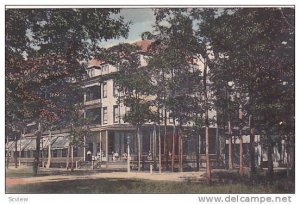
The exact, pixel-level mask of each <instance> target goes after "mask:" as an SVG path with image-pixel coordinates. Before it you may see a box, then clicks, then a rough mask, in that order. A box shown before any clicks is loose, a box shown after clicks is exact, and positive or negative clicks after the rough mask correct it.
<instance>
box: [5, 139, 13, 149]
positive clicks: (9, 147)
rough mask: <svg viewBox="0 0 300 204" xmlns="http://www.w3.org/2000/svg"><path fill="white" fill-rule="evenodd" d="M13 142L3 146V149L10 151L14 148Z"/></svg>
mask: <svg viewBox="0 0 300 204" xmlns="http://www.w3.org/2000/svg"><path fill="white" fill-rule="evenodd" d="M14 144H15V141H9V142H8V143H6V144H5V149H7V150H9V151H12V149H13V148H15V145H14Z"/></svg>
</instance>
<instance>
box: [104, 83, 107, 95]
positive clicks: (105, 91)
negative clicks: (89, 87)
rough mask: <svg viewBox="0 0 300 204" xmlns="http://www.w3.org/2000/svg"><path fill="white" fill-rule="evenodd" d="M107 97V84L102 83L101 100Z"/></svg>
mask: <svg viewBox="0 0 300 204" xmlns="http://www.w3.org/2000/svg"><path fill="white" fill-rule="evenodd" d="M106 97H107V82H104V83H103V98H106Z"/></svg>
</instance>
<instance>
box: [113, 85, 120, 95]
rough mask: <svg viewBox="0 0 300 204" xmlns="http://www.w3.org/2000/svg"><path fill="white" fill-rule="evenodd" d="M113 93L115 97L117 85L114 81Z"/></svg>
mask: <svg viewBox="0 0 300 204" xmlns="http://www.w3.org/2000/svg"><path fill="white" fill-rule="evenodd" d="M113 94H114V96H115V97H116V96H118V94H119V91H118V85H117V84H116V83H115V82H113Z"/></svg>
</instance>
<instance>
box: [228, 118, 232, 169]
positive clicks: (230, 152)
mask: <svg viewBox="0 0 300 204" xmlns="http://www.w3.org/2000/svg"><path fill="white" fill-rule="evenodd" d="M228 169H229V170H232V169H233V163H232V133H231V121H230V118H229V119H228Z"/></svg>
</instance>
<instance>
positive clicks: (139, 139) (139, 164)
mask: <svg viewBox="0 0 300 204" xmlns="http://www.w3.org/2000/svg"><path fill="white" fill-rule="evenodd" d="M136 135H137V142H138V172H140V171H141V137H140V127H137V130H136Z"/></svg>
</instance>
